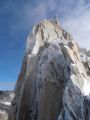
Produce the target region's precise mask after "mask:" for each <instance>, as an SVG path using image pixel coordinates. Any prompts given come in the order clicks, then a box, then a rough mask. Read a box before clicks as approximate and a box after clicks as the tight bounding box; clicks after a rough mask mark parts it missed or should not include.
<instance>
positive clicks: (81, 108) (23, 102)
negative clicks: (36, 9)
mask: <svg viewBox="0 0 90 120" xmlns="http://www.w3.org/2000/svg"><path fill="white" fill-rule="evenodd" d="M70 27H71V26H70ZM88 79H89V76H87V72H86V69H85V67H84V65H83V63H82V62H81V59H80V54H79V50H78V46H77V44H76V43H75V41H74V40H73V38H72V36H71V35H70V34H69V33H67V32H66V31H65V30H63V29H62V28H61V26H59V24H56V22H54V21H52V20H43V21H42V22H41V23H39V24H38V25H36V26H34V28H33V30H32V32H31V33H30V35H29V37H28V39H27V43H26V51H25V57H24V60H23V64H22V68H21V72H20V75H19V78H18V81H17V83H16V86H15V93H16V96H15V98H14V100H13V102H12V106H11V109H10V115H9V119H8V120H89V110H88V108H87V107H86V104H88V103H87V102H86V101H85V100H86V99H85V98H84V97H83V96H84V89H83V88H84V84H85V82H86V81H87V80H88ZM84 99H85V100H84Z"/></svg>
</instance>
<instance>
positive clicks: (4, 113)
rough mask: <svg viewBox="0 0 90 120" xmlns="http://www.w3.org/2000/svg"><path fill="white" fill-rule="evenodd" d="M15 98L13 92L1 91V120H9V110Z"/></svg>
mask: <svg viewBox="0 0 90 120" xmlns="http://www.w3.org/2000/svg"><path fill="white" fill-rule="evenodd" d="M13 98H14V92H12V91H0V120H7V118H8V110H9V107H10V105H11V101H12V100H13Z"/></svg>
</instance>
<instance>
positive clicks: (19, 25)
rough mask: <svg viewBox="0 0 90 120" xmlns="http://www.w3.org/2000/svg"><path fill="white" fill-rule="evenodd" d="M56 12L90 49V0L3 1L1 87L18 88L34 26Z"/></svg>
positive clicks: (0, 18)
mask: <svg viewBox="0 0 90 120" xmlns="http://www.w3.org/2000/svg"><path fill="white" fill-rule="evenodd" d="M56 15H59V17H60V24H61V26H63V27H64V28H65V29H66V30H67V31H68V32H70V33H71V34H72V35H73V36H74V39H75V40H76V41H77V42H78V44H79V45H80V46H82V47H85V48H87V49H90V0H0V89H3V90H5V89H8V90H9V89H13V88H14V85H15V82H16V80H17V78H18V75H19V72H20V68H21V64H22V60H23V56H24V51H25V43H26V39H27V37H28V34H29V33H30V31H31V30H32V27H33V25H35V24H36V23H38V22H39V21H41V20H42V19H45V18H50V19H53V18H54V17H55V16H56Z"/></svg>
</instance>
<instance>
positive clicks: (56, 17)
mask: <svg viewBox="0 0 90 120" xmlns="http://www.w3.org/2000/svg"><path fill="white" fill-rule="evenodd" d="M55 23H56V24H57V25H60V22H59V16H58V15H56V16H55Z"/></svg>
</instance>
